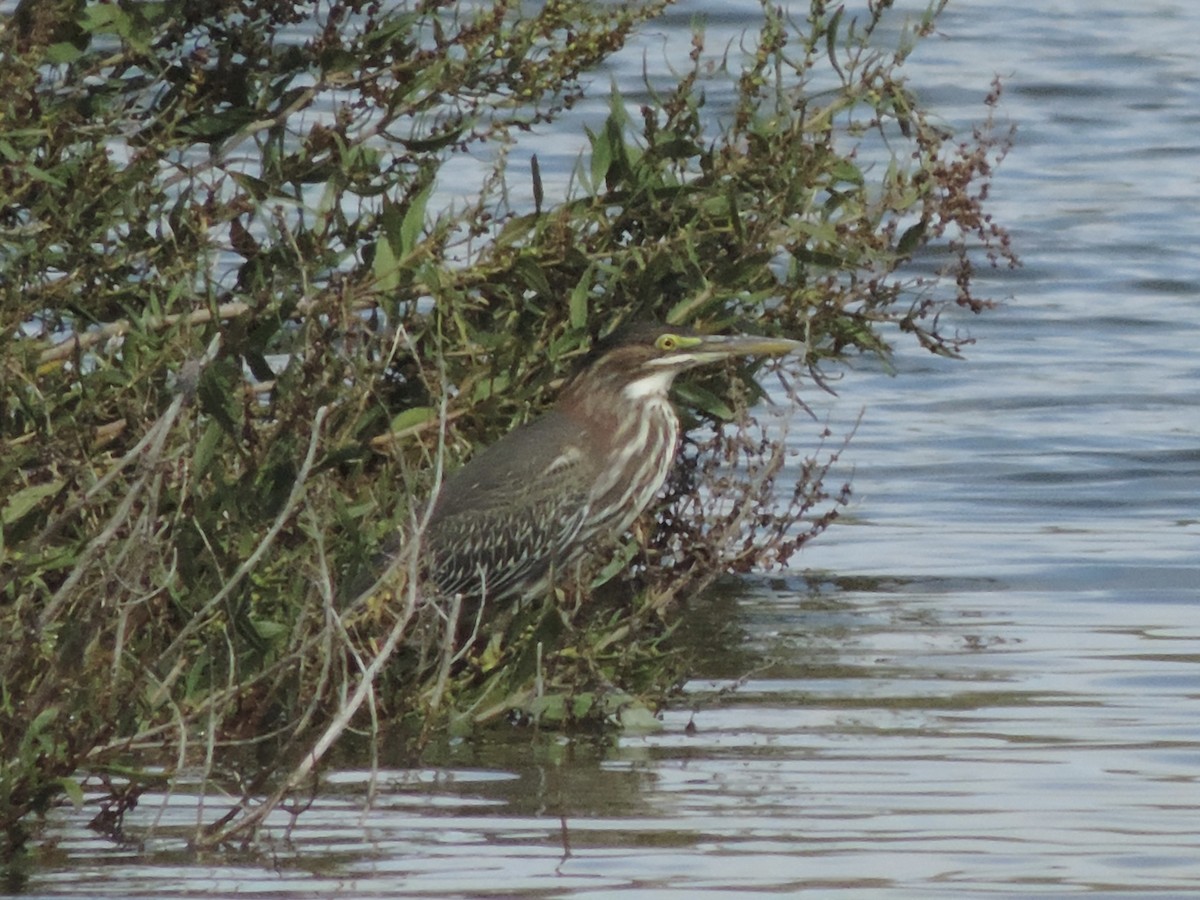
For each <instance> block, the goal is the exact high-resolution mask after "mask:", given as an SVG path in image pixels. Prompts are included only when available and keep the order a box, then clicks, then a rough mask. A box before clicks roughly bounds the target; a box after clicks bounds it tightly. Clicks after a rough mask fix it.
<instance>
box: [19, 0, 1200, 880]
mask: <svg viewBox="0 0 1200 900" xmlns="http://www.w3.org/2000/svg"><path fill="white" fill-rule="evenodd" d="M697 8H698V7H687V8H685V10H684V13H685V14H684V15H682V16H680V17H679V18H677V20H676V24H677V25H678V27H679V28H680V29H686V27H687V25H688V20H689V17H690V15H691V13H692V12H694V11H695V10H696V9H697ZM713 11H714V14H715V20H716V21H715V27H717V28H720V29H728V30H729V31H730V33H733V32H736V30H738V29H739V28H740V27H741V25H740V24H739V22H738V21H737V20H736V16H735V13H736V12H737V7H736V5H725V4H722V5H721V6H720V7H719V8H717V7H716V6H715V5H714V6H713ZM941 31H942V37H940V38H936V39H934V40H932V41H931V42H930V43H929V44H928V45H926V46H925V47H924V49H923V50H922V51H920V52H919V53H918V56H917V57H916V59H915V60H914V63H913V66H912V69H911V73H912V75H911V77H912V79H913V81H914V83H915V84H917V85H920V86H922V87H923V94H924V96H925V98H926V99H927V100H928V101H930V102H932V103H933V104H934V105H935V106H936V107H937V108H938V109H939V110H941V111H942V112H943V114H944V115H945V117H946V119H947V120H949V121H951V122H956V123H961V122H966V121H971V120H973V119H975V118H977V117H978V115H979V111H980V107H979V99H980V98H981V97H982V95H983V93H984V92H985V91H986V88H987V85H988V83H989V82H990V80H991V78H992V76H993V75H995V74H1000V75H1002V76H1004V77H1005V80H1006V84H1007V91H1006V95H1005V100H1004V104H1003V107H1002V110H1003V113H1004V114H1005V115H1006V116H1009V117H1011V119H1012V120H1013V122H1015V123H1016V124H1017V125H1018V126H1019V129H1020V131H1019V141H1018V146H1017V149H1016V151H1015V152H1014V153H1013V154H1012V156H1011V157H1010V158H1009V160H1008V161H1007V162H1006V163H1005V165H1004V166H1003V168H1002V170H1001V172H1000V174H999V178H998V180H997V183H996V189H995V193H994V204H993V211H994V212H995V213H996V214H997V217H998V218H999V219H1000V220H1001V221H1002V222H1004V223H1006V224H1008V225H1010V226H1011V227H1012V228H1013V229H1014V231H1015V237H1016V240H1017V244H1018V248H1019V250H1020V252H1021V254H1022V257H1023V259H1024V262H1025V266H1024V268H1023V269H1021V270H1019V271H1017V272H1013V273H1009V272H997V273H995V274H994V275H992V276H990V279H991V280H990V282H989V287H990V288H991V292H992V293H993V294H994V295H997V296H1000V297H1008V298H1011V299H1010V300H1009V301H1008V302H1007V303H1006V304H1005V305H1004V306H1003V308H1001V309H1000V310H997V311H995V312H993V313H990V314H988V315H987V316H985V317H983V318H981V319H978V320H975V321H971V322H969V323H964V324H969V326H970V328H971V330H972V332H973V334H974V335H975V336H976V337H977V338H978V339H979V343H978V344H977V345H976V346H975V347H973V348H971V350H970V354H969V355H970V358H969V360H968V361H966V362H949V361H944V360H937V359H931V358H927V357H925V356H920V355H917V354H915V353H908V352H906V353H903V354H902V355H901V356H900V358H899V359H898V360H897V368H898V372H897V373H896V374H895V375H894V376H892V375H888V374H885V373H882V372H880V371H877V370H876V369H874V368H869V367H866V368H862V369H860V370H857V371H856V370H851V371H849V372H848V373H847V374H846V377H845V378H844V379H843V380H842V381H841V382H840V383H839V385H838V391H839V395H840V396H839V397H838V398H837V399H836V400H833V399H829V398H823V397H822V398H817V400H818V402H819V403H820V404H821V406H820V407H819V410H820V413H821V415H822V416H823V417H826V418H827V419H828V421H829V422H830V424H831V426H832V427H833V428H834V430H835V431H837V430H839V429H841V430H845V429H847V428H849V427H850V425H851V424H852V423H853V421H854V420H855V418H856V417H857V415H858V412H859V410H860V409H861V408H863V407H865V408H866V414H865V418H864V420H863V424H862V425H861V427H860V428H859V431H858V435H857V437H856V439H855V441H854V442H853V444H852V445H851V447H850V449H849V450H848V451H847V452H846V454H845V455H844V457H843V459H844V460H845V461H846V462H847V463H848V464H850V465H852V466H853V478H854V484H855V489H856V501H855V505H854V508H853V510H852V515H851V516H848V517H847V519H846V520H845V521H844V522H843V523H842V524H840V525H838V526H837V527H835V528H834V529H833V530H832V531H831V532H830V533H829V534H827V535H826V536H824V537H823V538H822V539H821V540H819V541H817V542H816V543H814V544H812V545H810V547H809V549H808V550H807V552H806V554H805V555H804V558H803V560H802V564H803V565H804V566H807V567H809V571H807V572H800V571H797V572H795V573H793V574H792V575H790V576H787V577H777V578H760V579H758V580H756V581H753V582H750V583H742V584H733V585H728V586H726V588H725V589H723V590H721V591H717V592H715V593H714V595H713V596H712V597H710V598H708V599H706V600H705V601H703V602H700V603H697V604H696V605H695V608H694V609H693V610H691V615H692V616H693V620H692V626H691V627H692V630H693V634H694V636H695V639H696V640H706V641H709V642H711V645H712V646H714V647H720V648H723V649H722V650H720V651H719V652H717V651H714V653H713V656H712V660H711V663H710V667H709V668H710V671H706V672H701V673H698V674H697V677H696V678H695V679H694V680H693V681H692V682H691V683H690V684H689V685H688V686H687V693H686V699H685V701H684V702H681V703H680V704H679V705H678V706H677V707H676V708H675V709H673V710H671V711H670V712H668V713H667V715H666V717H665V723H664V724H665V728H664V729H663V731H662V732H661V733H657V734H652V735H646V736H638V735H627V736H625V737H622V738H621V739H620V740H619V742H618V743H617V745H616V746H615V747H613V746H609V745H599V746H593V745H591V744H588V743H586V742H575V743H568V742H565V741H562V740H559V739H554V738H544V737H543V738H539V737H536V736H531V735H530V734H529V733H524V732H522V733H514V734H513V735H512V738H511V740H512V742H511V743H510V744H507V745H505V744H503V743H495V742H488V743H486V744H482V745H477V744H474V743H469V742H468V743H464V744H461V745H458V746H457V747H455V748H453V749H452V750H450V751H448V754H447V756H446V758H445V759H444V760H442V761H440V762H441V764H440V765H439V766H438V767H437V768H430V769H427V770H418V771H412V770H385V771H383V772H381V773H379V774H378V778H379V779H380V783H379V784H378V788H379V792H378V795H377V797H376V799H375V802H374V804H373V805H371V806H370V807H369V808H367V807H366V806H365V803H364V799H365V797H366V795H367V793H368V789H369V785H370V779H371V776H370V774H369V773H361V772H354V771H346V772H342V773H338V774H336V775H334V776H333V777H332V778H331V779H330V781H329V783H328V789H327V790H326V791H325V792H324V793H323V794H322V795H321V796H320V797H319V798H317V800H316V803H315V807H316V808H315V809H312V810H309V811H308V812H307V813H305V814H304V815H303V816H300V817H299V819H298V820H297V821H296V822H295V823H294V827H293V828H291V830H290V831H289V830H287V828H286V826H287V825H288V820H287V819H286V818H282V817H281V818H278V819H276V820H275V821H276V824H277V825H278V826H279V827H278V828H276V829H275V831H274V834H275V835H276V839H277V841H276V843H275V844H274V845H273V847H272V850H273V853H274V856H273V858H271V859H269V860H266V861H265V862H264V860H263V859H262V858H253V859H246V860H238V859H236V858H234V859H231V858H229V857H228V856H221V857H215V858H212V859H197V858H194V857H191V856H188V855H186V854H185V853H184V852H183V850H182V849H181V848H182V840H181V839H180V836H181V835H184V834H186V833H187V830H188V829H189V827H191V826H193V825H194V823H195V821H196V810H195V806H194V803H195V802H196V801H195V799H194V798H189V797H186V796H177V797H175V798H174V799H173V800H172V801H171V803H170V804H169V805H168V806H167V807H166V809H165V810H163V809H161V808H159V807H157V806H156V804H155V802H154V798H146V799H145V800H144V801H143V804H142V807H141V808H140V809H139V810H138V811H137V813H135V818H134V820H133V821H132V822H131V824H133V825H134V826H135V830H136V827H138V826H146V825H149V824H150V823H151V821H152V820H153V819H154V817H155V816H161V821H160V822H159V827H158V829H157V831H156V832H155V833H156V834H157V835H158V836H157V837H155V838H154V839H153V840H152V841H151V842H150V843H149V844H148V845H147V846H146V847H142V848H125V847H117V846H114V845H112V844H111V843H109V842H107V841H105V840H103V839H101V838H98V837H97V836H95V835H93V834H92V833H91V832H89V831H87V830H86V829H85V828H84V827H83V824H82V822H80V821H77V820H75V819H73V818H72V817H71V816H69V815H64V816H63V817H62V818H61V819H60V820H58V821H56V822H55V823H54V824H53V827H52V836H53V837H54V838H55V839H56V840H57V845H56V848H55V849H54V850H51V851H47V853H46V855H45V865H44V867H43V868H42V869H41V870H40V871H39V873H38V875H37V876H36V877H35V879H34V881H33V883H32V885H31V890H32V891H33V892H34V893H40V894H43V895H56V894H75V895H81V896H83V895H87V896H96V895H106V896H147V895H155V896H189V895H190V896H225V895H231V894H235V893H236V894H238V895H251V896H254V895H257V896H336V895H342V896H354V897H361V898H366V897H374V896H431V897H459V896H542V897H567V896H569V897H572V898H580V897H607V896H613V895H618V894H619V895H620V896H622V897H645V898H665V897H674V896H679V897H684V896H687V897H691V896H697V895H701V896H704V897H740V896H746V895H747V894H751V893H754V892H758V891H767V892H779V893H799V892H801V891H804V892H805V896H824V895H835V894H836V895H838V896H851V897H861V896H867V897H881V898H888V900H892V898H904V897H914V898H916V897H930V896H945V897H968V896H969V897H978V896H989V897H990V896H998V897H1042V896H1046V897H1049V896H1060V895H1063V894H1074V893H1087V894H1089V896H1092V897H1119V896H1129V895H1132V894H1135V893H1153V894H1154V896H1157V897H1185V896H1188V897H1190V896H1196V895H1197V894H1198V893H1200V813H1198V812H1197V809H1198V808H1200V785H1198V784H1197V780H1198V778H1200V377H1198V376H1200V354H1198V352H1197V347H1198V345H1200V264H1198V262H1197V249H1196V248H1197V245H1198V244H1200V129H1197V127H1196V126H1197V124H1198V122H1200V64H1198V63H1197V61H1196V58H1195V52H1194V49H1193V48H1192V46H1191V39H1192V36H1194V35H1195V34H1197V33H1200V5H1196V4H1188V3H1181V2H1174V3H1168V2H1151V0H1146V2H1141V3H1130V2H1128V0H1122V2H1116V0H1073V2H1058V3H1055V4H1046V3H1043V2H1033V0H1024V2H1014V3H1008V4H996V3H991V2H984V0H953V2H952V3H951V10H950V11H949V12H948V13H947V15H946V16H945V18H944V19H943V20H942V22H941ZM638 66H639V69H638V71H640V61H639V62H638ZM636 74H637V73H636V72H634V73H633V76H632V77H636ZM547 140H548V143H549V144H551V145H552V144H553V139H552V137H551V138H548V139H547ZM806 428H807V429H810V430H814V431H815V428H814V426H812V425H809V424H806V423H798V424H797V426H796V427H795V428H794V429H793V435H794V438H795V439H796V440H797V441H803V440H804V433H805V429H806ZM730 648H732V650H731V649H730ZM747 673H749V674H747ZM739 679H741V680H739Z"/></svg>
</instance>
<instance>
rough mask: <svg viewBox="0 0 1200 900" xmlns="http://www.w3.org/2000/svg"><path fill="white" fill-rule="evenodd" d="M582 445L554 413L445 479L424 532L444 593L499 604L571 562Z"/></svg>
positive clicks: (581, 485) (580, 432)
mask: <svg viewBox="0 0 1200 900" xmlns="http://www.w3.org/2000/svg"><path fill="white" fill-rule="evenodd" d="M588 440H589V438H588V435H587V433H586V431H585V430H584V429H583V428H582V427H581V426H579V425H578V424H576V423H574V422H573V421H572V420H571V419H569V418H568V417H567V416H565V415H563V414H562V413H559V412H555V411H552V412H550V413H548V414H546V415H545V416H543V417H541V418H540V419H537V420H536V421H534V422H532V423H530V424H529V425H526V426H523V427H521V428H518V429H517V430H515V431H513V432H511V433H510V434H508V435H506V436H505V437H503V438H501V439H500V440H499V441H497V442H496V443H495V444H493V445H492V446H491V447H488V448H487V449H486V450H484V451H482V452H481V453H479V454H477V455H476V456H475V457H474V458H473V459H472V460H471V461H470V462H469V463H467V464H466V465H465V466H463V467H462V468H461V469H458V470H457V471H455V472H454V473H452V474H451V475H450V477H449V478H447V479H446V482H445V484H444V485H443V486H442V491H441V494H440V496H439V499H438V502H437V504H436V505H435V507H434V510H433V514H432V516H431V517H430V521H429V526H428V528H427V530H426V533H425V537H426V546H427V548H428V550H429V554H430V559H431V562H432V572H431V574H432V575H433V577H434V580H435V581H436V582H437V584H438V586H439V587H440V588H441V589H442V590H443V591H444V592H446V593H455V592H460V591H461V592H464V593H468V594H473V595H479V594H483V593H486V594H487V595H488V596H489V597H491V598H498V597H500V596H503V595H505V594H508V593H511V592H513V591H515V590H518V589H520V588H521V587H522V586H523V585H527V584H529V583H531V582H533V581H536V580H537V579H539V578H540V577H541V576H542V575H544V574H545V573H546V572H547V571H548V570H549V568H550V567H551V566H555V565H564V564H566V563H568V562H569V561H570V557H569V551H570V550H571V549H573V544H574V538H575V536H576V535H577V534H578V532H579V530H580V527H581V525H582V524H583V522H584V520H585V519H586V516H587V506H588V502H589V497H590V489H591V486H592V481H593V479H594V474H593V470H592V466H591V463H590V462H589V460H590V459H591V458H592V457H591V456H589V454H588V453H587V449H586V448H587V441H588Z"/></svg>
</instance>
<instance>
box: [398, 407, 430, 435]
mask: <svg viewBox="0 0 1200 900" xmlns="http://www.w3.org/2000/svg"><path fill="white" fill-rule="evenodd" d="M436 416H437V410H436V409H434V408H433V407H432V406H414V407H412V408H410V409H406V410H404V411H403V412H401V413H399V414H397V415H396V416H394V417H393V418H392V422H391V424H390V425H389V426H388V430H389V431H390V432H391V433H392V434H393V435H399V434H405V433H407V432H408V431H410V430H412V429H414V428H419V427H420V426H421V425H424V424H425V423H426V422H428V421H430V420H431V419H433V418H435V417H436Z"/></svg>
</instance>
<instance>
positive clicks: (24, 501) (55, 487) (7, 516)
mask: <svg viewBox="0 0 1200 900" xmlns="http://www.w3.org/2000/svg"><path fill="white" fill-rule="evenodd" d="M65 483H66V482H65V481H64V480H63V479H61V478H59V479H56V480H54V481H47V482H45V483H43V484H31V485H30V486H29V487H27V488H23V489H21V490H19V491H17V492H16V493H15V494H13V495H12V496H11V497H9V498H8V501H7V502H6V503H5V504H4V506H3V508H0V522H3V523H4V524H5V525H11V524H12V523H13V522H16V521H18V520H19V519H22V518H24V516H25V514H26V513H27V512H29V511H30V510H31V509H33V508H34V507H35V506H37V505H38V504H39V503H41V502H42V501H43V500H45V499H46V498H47V497H52V496H54V495H55V494H57V493H58V492H59V491H60V490H62V487H63V485H64V484H65Z"/></svg>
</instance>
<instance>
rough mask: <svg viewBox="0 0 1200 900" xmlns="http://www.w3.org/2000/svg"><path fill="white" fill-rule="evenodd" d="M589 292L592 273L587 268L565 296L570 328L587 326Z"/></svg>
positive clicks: (590, 291) (590, 290)
mask: <svg viewBox="0 0 1200 900" xmlns="http://www.w3.org/2000/svg"><path fill="white" fill-rule="evenodd" d="M591 293H592V273H591V270H588V271H586V272H584V273H583V277H581V278H580V279H579V283H578V284H577V285H575V287H573V288H571V293H570V295H568V297H567V314H568V316H569V317H570V321H571V327H572V328H575V329H583V328H585V327H586V326H587V320H588V301H589V300H590V299H591Z"/></svg>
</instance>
